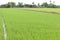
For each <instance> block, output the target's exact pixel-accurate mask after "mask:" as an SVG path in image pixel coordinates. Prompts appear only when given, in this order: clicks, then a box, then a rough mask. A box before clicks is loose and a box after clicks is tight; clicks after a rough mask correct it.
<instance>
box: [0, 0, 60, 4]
mask: <svg viewBox="0 0 60 40" xmlns="http://www.w3.org/2000/svg"><path fill="white" fill-rule="evenodd" d="M10 1H13V2H16V3H17V2H23V3H28V4H31V3H32V2H35V4H37V3H40V4H41V3H43V2H48V3H49V1H50V0H0V4H5V3H7V2H10ZM52 1H55V4H57V5H60V0H52Z"/></svg>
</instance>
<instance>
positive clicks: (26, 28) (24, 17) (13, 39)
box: [0, 8, 60, 40]
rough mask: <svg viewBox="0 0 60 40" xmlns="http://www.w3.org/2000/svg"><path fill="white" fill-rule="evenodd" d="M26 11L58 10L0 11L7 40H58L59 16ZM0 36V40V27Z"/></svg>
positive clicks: (0, 38) (1, 30)
mask: <svg viewBox="0 0 60 40" xmlns="http://www.w3.org/2000/svg"><path fill="white" fill-rule="evenodd" d="M25 9H26V10H25ZM28 9H29V10H43V11H52V10H53V11H54V12H55V11H57V12H59V11H60V9H58V8H56V9H57V10H55V9H53V8H51V9H50V8H31V9H30V8H10V9H9V8H7V9H6V8H3V9H0V14H1V15H3V16H4V20H5V24H6V30H7V40H60V15H58V14H49V13H44V12H35V11H29V10H28ZM58 10H59V11H58ZM0 18H1V16H0ZM1 23H2V22H1V19H0V24H1ZM0 35H1V36H0V40H2V39H3V28H2V25H1V26H0Z"/></svg>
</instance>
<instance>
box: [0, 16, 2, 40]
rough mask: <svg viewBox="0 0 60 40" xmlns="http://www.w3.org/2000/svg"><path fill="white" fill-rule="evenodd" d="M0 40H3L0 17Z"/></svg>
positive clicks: (0, 19)
mask: <svg viewBox="0 0 60 40" xmlns="http://www.w3.org/2000/svg"><path fill="white" fill-rule="evenodd" d="M0 40H3V27H2V18H1V16H0Z"/></svg>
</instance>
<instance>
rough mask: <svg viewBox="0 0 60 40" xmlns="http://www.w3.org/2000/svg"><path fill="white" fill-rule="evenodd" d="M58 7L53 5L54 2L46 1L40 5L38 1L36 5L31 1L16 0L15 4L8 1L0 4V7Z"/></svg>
mask: <svg viewBox="0 0 60 40" xmlns="http://www.w3.org/2000/svg"><path fill="white" fill-rule="evenodd" d="M40 7H41V8H59V7H60V6H58V5H55V4H54V3H50V4H48V3H47V2H44V3H42V4H41V5H40V4H39V3H38V4H37V5H36V4H35V3H34V2H32V4H23V3H20V2H18V4H17V5H16V3H15V2H8V3H7V4H2V5H0V8H40Z"/></svg>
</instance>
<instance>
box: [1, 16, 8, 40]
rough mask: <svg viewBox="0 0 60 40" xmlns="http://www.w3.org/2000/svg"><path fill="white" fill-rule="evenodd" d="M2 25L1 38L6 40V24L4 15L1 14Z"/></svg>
mask: <svg viewBox="0 0 60 40" xmlns="http://www.w3.org/2000/svg"><path fill="white" fill-rule="evenodd" d="M2 26H3V29H4V38H3V40H6V38H7V32H6V25H5V21H4V17H3V16H2Z"/></svg>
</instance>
